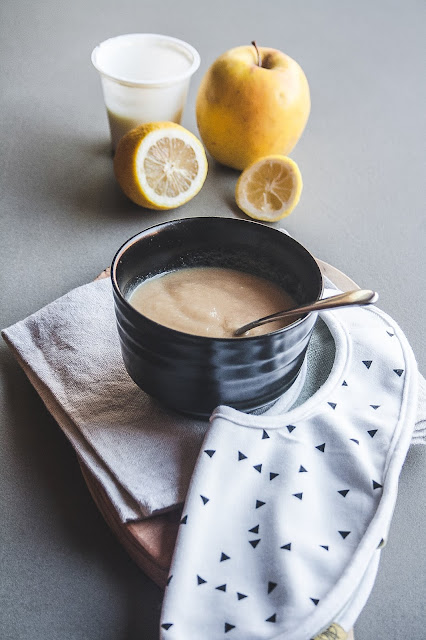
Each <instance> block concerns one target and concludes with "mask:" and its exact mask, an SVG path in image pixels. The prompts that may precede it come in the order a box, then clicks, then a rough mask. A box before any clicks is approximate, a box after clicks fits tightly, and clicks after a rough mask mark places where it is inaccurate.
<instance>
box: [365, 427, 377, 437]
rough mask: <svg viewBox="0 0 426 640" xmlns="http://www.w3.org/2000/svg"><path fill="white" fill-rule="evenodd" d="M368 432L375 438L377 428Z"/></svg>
mask: <svg viewBox="0 0 426 640" xmlns="http://www.w3.org/2000/svg"><path fill="white" fill-rule="evenodd" d="M367 433H368V435H369V436H370V437H371V438H374V436H375V435H376V433H377V429H370V431H367Z"/></svg>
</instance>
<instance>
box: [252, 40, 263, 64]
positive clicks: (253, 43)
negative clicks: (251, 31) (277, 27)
mask: <svg viewBox="0 0 426 640" xmlns="http://www.w3.org/2000/svg"><path fill="white" fill-rule="evenodd" d="M252 45H253V47H254V48H255V49H256V53H257V64H258V66H259V67H261V66H262V56H261V55H260V51H259V49H258V46H257V44H256V41H255V40H252Z"/></svg>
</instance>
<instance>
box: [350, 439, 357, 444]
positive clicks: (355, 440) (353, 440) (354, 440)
mask: <svg viewBox="0 0 426 640" xmlns="http://www.w3.org/2000/svg"><path fill="white" fill-rule="evenodd" d="M349 440H352V442H355V444H359V440H357V439H356V438H349Z"/></svg>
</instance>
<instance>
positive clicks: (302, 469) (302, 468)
mask: <svg viewBox="0 0 426 640" xmlns="http://www.w3.org/2000/svg"><path fill="white" fill-rule="evenodd" d="M299 473H308V470H307V469H305V467H303V466H302V465H300V467H299Z"/></svg>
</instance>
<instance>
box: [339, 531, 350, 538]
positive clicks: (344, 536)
mask: <svg viewBox="0 0 426 640" xmlns="http://www.w3.org/2000/svg"><path fill="white" fill-rule="evenodd" d="M339 533H340V535H341V536H342V538H343V540H344V539H345V538H347V537H348V535H349V534H350V531H339Z"/></svg>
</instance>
